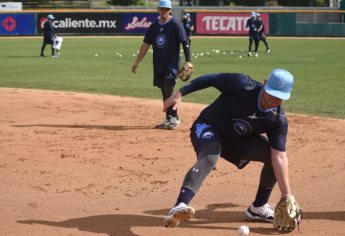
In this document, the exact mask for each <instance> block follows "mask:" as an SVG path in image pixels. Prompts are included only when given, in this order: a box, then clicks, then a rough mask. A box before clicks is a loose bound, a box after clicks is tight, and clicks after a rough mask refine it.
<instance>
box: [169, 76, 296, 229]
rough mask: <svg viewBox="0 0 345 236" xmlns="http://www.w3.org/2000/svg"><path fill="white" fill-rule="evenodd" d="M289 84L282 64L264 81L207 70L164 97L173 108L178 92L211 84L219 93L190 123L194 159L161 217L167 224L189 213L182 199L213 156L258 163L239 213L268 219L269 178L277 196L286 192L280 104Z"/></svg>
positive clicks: (210, 167) (195, 185)
mask: <svg viewBox="0 0 345 236" xmlns="http://www.w3.org/2000/svg"><path fill="white" fill-rule="evenodd" d="M292 86H293V76H292V75H291V74H290V73H289V72H288V71H286V70H283V69H275V70H273V71H272V72H271V74H270V75H269V76H268V79H267V80H265V82H264V84H262V83H260V82H257V81H255V80H253V79H251V78H250V77H249V76H248V75H244V74H237V73H228V74H208V75H204V76H200V77H198V78H196V79H194V80H192V81H191V82H189V83H188V84H187V85H185V86H183V87H182V88H181V89H180V90H178V91H176V92H175V93H174V94H173V95H172V96H171V97H170V98H169V99H167V100H166V101H165V103H164V108H165V109H166V108H167V107H171V106H173V107H177V106H178V104H179V103H180V102H181V99H182V96H185V95H187V94H190V93H192V92H195V91H198V90H201V89H205V88H208V87H215V88H216V89H218V90H219V91H220V93H221V94H220V96H219V97H218V98H217V99H216V100H215V101H214V102H213V103H212V104H211V105H209V106H208V107H206V108H205V109H204V110H203V111H202V112H201V113H200V115H199V117H198V118H197V119H196V120H195V121H194V123H193V125H192V128H191V134H190V136H191V141H192V144H193V147H194V150H195V152H196V156H197V162H196V163H195V164H194V165H193V166H192V168H191V169H190V170H189V171H188V172H187V174H186V176H185V178H184V181H183V184H182V187H181V191H180V193H179V196H178V198H177V201H176V205H175V207H173V208H172V209H171V210H170V212H169V214H168V216H166V217H165V225H166V226H167V227H176V226H177V225H178V224H179V222H180V221H187V220H189V219H190V218H191V217H192V216H193V215H194V213H195V210H194V208H192V207H191V206H188V204H189V203H190V202H191V200H192V199H193V197H194V196H195V194H196V193H197V192H198V191H199V189H200V187H201V185H202V183H203V182H204V180H205V178H206V176H207V175H208V174H209V173H210V172H211V171H212V170H213V169H214V168H215V166H216V163H217V161H218V159H219V157H222V158H224V159H225V160H227V161H229V162H230V163H232V164H234V165H235V166H237V167H238V168H239V169H242V168H244V167H245V166H246V165H247V164H248V163H249V162H250V161H258V162H262V163H263V164H264V165H263V168H262V170H261V175H260V182H259V187H258V190H257V193H256V197H255V200H254V202H253V203H252V204H251V205H250V206H249V207H248V209H247V210H246V211H245V216H246V217H247V218H248V219H252V220H262V221H266V222H272V221H273V217H274V211H273V210H272V209H271V208H270V207H269V205H268V199H269V197H270V195H271V192H272V189H273V187H274V185H275V183H276V182H277V181H278V185H279V188H280V191H281V198H282V199H284V198H287V197H289V196H290V195H291V190H290V185H289V176H288V159H287V155H286V138H287V133H288V121H287V118H286V116H285V114H284V111H283V108H282V106H281V104H282V102H283V100H287V99H289V98H290V93H291V90H292ZM262 134H266V135H267V138H266V137H265V136H263V135H262ZM238 189H240V188H237V189H236V191H238ZM234 191H235V190H234ZM229 197H230V196H229Z"/></svg>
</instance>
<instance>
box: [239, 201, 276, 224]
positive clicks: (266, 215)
mask: <svg viewBox="0 0 345 236" xmlns="http://www.w3.org/2000/svg"><path fill="white" fill-rule="evenodd" d="M245 215H246V218H247V219H248V220H261V221H266V222H270V223H272V222H273V218H274V211H273V209H272V208H270V206H269V205H268V203H266V204H265V205H263V206H261V207H254V205H253V204H251V205H250V207H248V209H247V210H246V211H245Z"/></svg>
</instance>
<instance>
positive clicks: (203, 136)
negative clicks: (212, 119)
mask: <svg viewBox="0 0 345 236" xmlns="http://www.w3.org/2000/svg"><path fill="white" fill-rule="evenodd" d="M213 135H214V133H213V132H212V131H206V132H205V133H203V134H202V136H201V138H206V139H209V138H212V137H213Z"/></svg>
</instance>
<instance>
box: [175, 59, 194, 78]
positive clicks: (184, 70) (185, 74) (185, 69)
mask: <svg viewBox="0 0 345 236" xmlns="http://www.w3.org/2000/svg"><path fill="white" fill-rule="evenodd" d="M192 73H193V64H192V63H191V62H189V61H186V62H185V63H184V64H183V66H182V67H181V69H180V71H179V72H178V75H177V77H178V78H179V79H180V80H182V81H183V82H187V81H188V80H189V79H190V77H191V75H192Z"/></svg>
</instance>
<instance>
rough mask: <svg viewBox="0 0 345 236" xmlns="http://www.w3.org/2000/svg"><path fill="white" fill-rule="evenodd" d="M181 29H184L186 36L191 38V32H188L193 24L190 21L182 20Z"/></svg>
mask: <svg viewBox="0 0 345 236" xmlns="http://www.w3.org/2000/svg"><path fill="white" fill-rule="evenodd" d="M182 23H183V28H184V29H185V31H186V33H187V36H188V37H190V36H192V32H191V30H190V27H192V26H193V22H192V20H190V19H189V20H188V19H183V22H182Z"/></svg>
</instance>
